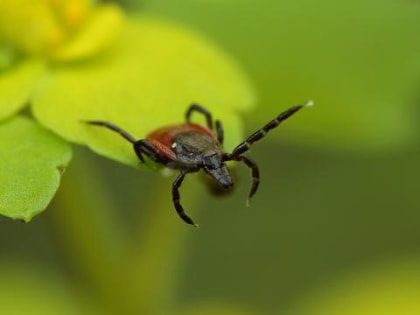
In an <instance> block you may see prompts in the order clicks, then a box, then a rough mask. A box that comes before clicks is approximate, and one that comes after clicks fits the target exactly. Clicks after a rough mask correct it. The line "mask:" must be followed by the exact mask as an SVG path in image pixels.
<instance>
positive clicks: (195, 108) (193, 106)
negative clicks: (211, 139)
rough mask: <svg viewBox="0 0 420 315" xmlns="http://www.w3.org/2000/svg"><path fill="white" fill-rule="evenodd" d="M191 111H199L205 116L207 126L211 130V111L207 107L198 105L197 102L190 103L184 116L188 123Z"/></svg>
mask: <svg viewBox="0 0 420 315" xmlns="http://www.w3.org/2000/svg"><path fill="white" fill-rule="evenodd" d="M193 112H199V113H201V114H203V115H204V117H206V121H207V127H208V128H209V129H210V130H213V118H212V117H211V113H210V112H209V111H208V110H207V109H205V108H204V107H203V106H201V105H198V104H191V105H190V107H189V108H188V110H187V113H186V114H185V118H186V120H187V122H188V123H189V122H190V121H191V114H192V113H193Z"/></svg>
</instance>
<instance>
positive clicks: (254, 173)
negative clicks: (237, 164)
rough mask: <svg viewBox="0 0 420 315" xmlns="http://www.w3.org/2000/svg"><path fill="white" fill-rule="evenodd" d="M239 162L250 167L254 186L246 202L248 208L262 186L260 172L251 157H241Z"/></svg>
mask: <svg viewBox="0 0 420 315" xmlns="http://www.w3.org/2000/svg"><path fill="white" fill-rule="evenodd" d="M238 160H239V161H242V162H244V163H245V165H246V166H248V167H249V168H250V169H251V174H252V185H251V189H250V190H249V194H248V199H247V201H246V204H247V206H249V204H250V202H251V198H252V196H254V195H255V193H256V192H257V189H258V186H259V184H260V172H259V170H258V165H257V163H255V162H254V161H253V160H251V159H250V158H249V157H247V156H245V155H241V156H239V159H238Z"/></svg>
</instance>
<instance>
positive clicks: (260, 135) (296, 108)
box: [232, 101, 313, 156]
mask: <svg viewBox="0 0 420 315" xmlns="http://www.w3.org/2000/svg"><path fill="white" fill-rule="evenodd" d="M312 105H313V102H312V101H308V102H306V103H305V104H303V105H297V106H293V107H291V108H289V109H288V110H286V111H284V112H283V113H281V114H280V115H278V116H277V117H276V118H275V119H273V120H272V121H270V122H269V123H268V124H266V125H265V126H264V127H262V128H261V129H259V130H257V131H256V132H254V133H253V134H252V135H251V136H249V137H248V138H247V139H246V140H245V141H244V142H242V143H241V144H239V145H238V146H237V147H236V148H235V149H234V150H233V152H232V155H233V156H240V155H241V154H242V153H244V152H246V151H248V150H249V148H250V147H251V145H252V144H253V143H254V142H257V141H258V140H260V139H262V138H263V137H264V136H265V135H266V134H267V132H269V131H270V130H272V129H274V128H276V127H277V126H278V125H280V123H281V122H282V121H283V120H286V119H287V118H289V117H290V116H292V115H293V114H295V113H297V112H298V111H299V110H301V109H302V108H303V107H308V106H312Z"/></svg>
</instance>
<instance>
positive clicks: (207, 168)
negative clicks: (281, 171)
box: [86, 101, 313, 226]
mask: <svg viewBox="0 0 420 315" xmlns="http://www.w3.org/2000/svg"><path fill="white" fill-rule="evenodd" d="M312 105H313V102H312V101H308V102H307V103H305V104H303V105H298V106H294V107H291V108H290V109H288V110H286V111H285V112H283V113H281V114H280V115H278V116H277V117H276V118H275V119H273V120H271V121H270V122H269V123H268V124H266V125H265V126H264V127H262V128H261V129H259V130H257V131H256V132H254V133H253V134H252V135H251V136H249V137H248V138H247V139H246V140H245V141H244V142H242V143H240V144H239V145H238V146H237V147H236V148H235V149H234V150H233V152H232V153H225V152H223V139H224V133H223V126H222V123H221V122H220V121H219V120H216V122H215V124H214V123H213V119H212V116H211V113H210V112H209V111H207V110H206V109H205V108H204V107H202V106H200V105H198V104H192V105H191V106H190V107H189V108H188V110H187V112H186V115H185V116H186V123H184V124H180V125H174V126H166V127H162V128H159V129H157V130H155V131H153V132H151V133H150V134H149V135H147V136H146V139H142V140H137V141H136V140H135V138H134V137H132V136H131V135H130V134H129V133H128V132H126V131H125V130H123V129H121V128H120V127H118V126H116V125H114V124H112V123H110V122H106V121H100V120H90V121H86V123H88V124H91V125H97V126H103V127H106V128H108V129H110V130H112V131H114V132H117V133H119V134H120V135H121V136H122V137H123V138H124V139H126V140H128V141H129V142H130V143H132V145H133V148H134V151H135V153H136V154H137V156H138V158H139V159H140V161H141V162H144V158H143V154H144V155H146V156H148V157H149V158H150V159H152V160H153V161H155V162H157V163H160V164H162V165H164V166H166V167H168V168H172V169H178V170H180V174H179V175H178V176H177V178H176V179H175V181H174V182H173V184H172V201H173V204H174V207H175V209H176V211H177V213H178V215H179V216H180V217H181V219H182V220H184V221H185V222H186V223H188V224H192V225H194V226H197V225H196V224H195V223H194V221H193V220H192V219H191V218H190V217H189V216H188V215H187V214H186V213H185V211H184V208H183V207H182V205H181V203H180V194H179V188H180V186H181V184H182V182H183V180H184V178H185V175H187V174H188V173H192V172H198V171H199V170H201V169H203V170H204V172H206V174H208V175H209V176H210V177H212V178H213V179H215V180H216V181H217V183H218V184H219V185H220V186H221V187H223V188H225V189H231V188H232V187H233V181H232V177H231V174H230V172H229V169H228V168H227V166H226V164H225V163H226V162H227V161H238V162H243V163H244V164H245V165H246V166H247V167H248V168H249V169H250V170H251V174H252V185H251V189H250V191H249V194H248V199H247V203H249V201H250V199H251V197H252V196H253V195H254V194H255V193H256V192H257V189H258V186H259V182H260V174H259V169H258V166H257V164H256V163H255V162H254V161H253V160H252V159H250V158H249V157H247V156H246V155H245V152H246V151H248V150H249V148H250V147H251V145H252V144H253V143H255V142H257V141H258V140H260V139H262V138H263V137H264V136H265V135H266V134H267V133H268V132H269V131H270V130H272V129H274V128H276V127H277V126H278V125H279V124H280V123H281V122H282V121H284V120H286V119H287V118H289V117H290V116H292V115H293V114H295V113H296V112H298V111H299V110H300V109H302V108H303V107H307V106H312ZM194 112H197V113H200V114H202V115H204V117H205V119H206V124H207V126H205V127H204V126H201V125H198V124H194V123H191V115H192V113H194ZM214 125H215V127H216V130H215V131H214V130H213V126H214Z"/></svg>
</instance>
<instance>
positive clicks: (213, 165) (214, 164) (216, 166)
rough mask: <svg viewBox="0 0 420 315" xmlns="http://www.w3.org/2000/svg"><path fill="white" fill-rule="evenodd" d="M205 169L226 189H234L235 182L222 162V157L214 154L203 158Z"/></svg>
mask: <svg viewBox="0 0 420 315" xmlns="http://www.w3.org/2000/svg"><path fill="white" fill-rule="evenodd" d="M203 169H204V171H205V172H206V173H207V174H209V175H210V176H211V177H213V178H214V179H215V180H216V181H217V182H218V183H219V185H220V186H221V187H223V188H224V189H231V188H232V187H233V181H232V177H231V176H230V173H229V169H228V168H227V166H226V164H225V163H224V162H223V161H222V157H221V156H220V155H218V154H214V155H210V156H206V157H203Z"/></svg>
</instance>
